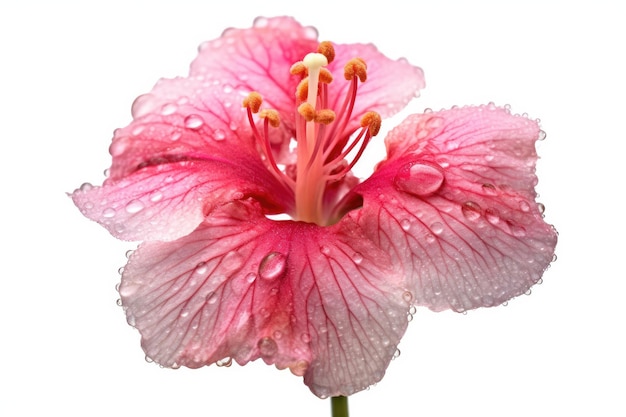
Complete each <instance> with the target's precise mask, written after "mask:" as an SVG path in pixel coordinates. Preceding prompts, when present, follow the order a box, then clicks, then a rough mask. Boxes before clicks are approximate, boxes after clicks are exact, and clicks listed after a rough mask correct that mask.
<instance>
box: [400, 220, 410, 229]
mask: <svg viewBox="0 0 626 417" xmlns="http://www.w3.org/2000/svg"><path fill="white" fill-rule="evenodd" d="M400 227H402V230H404V231H408V230H409V229H410V228H411V221H410V220H409V219H403V220H402V221H401V222H400Z"/></svg>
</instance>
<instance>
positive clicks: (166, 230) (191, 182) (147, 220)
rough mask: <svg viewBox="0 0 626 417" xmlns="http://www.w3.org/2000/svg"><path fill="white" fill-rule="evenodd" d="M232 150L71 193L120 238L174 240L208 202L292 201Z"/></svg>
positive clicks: (273, 208) (269, 206)
mask: <svg viewBox="0 0 626 417" xmlns="http://www.w3.org/2000/svg"><path fill="white" fill-rule="evenodd" d="M244 156H245V155H241V154H237V153H234V154H233V156H232V158H231V160H229V161H224V160H219V159H189V160H182V161H176V160H173V161H167V160H165V159H163V160H158V161H155V162H154V165H147V166H145V167H143V168H141V169H139V170H137V171H136V172H134V173H132V174H130V175H128V176H126V177H125V178H122V179H120V180H108V181H107V182H106V183H105V184H104V186H102V187H94V186H91V185H89V184H85V185H83V186H82V187H80V188H79V189H77V190H76V191H74V193H73V194H72V199H73V200H74V203H75V204H76V206H77V207H78V208H79V209H80V210H81V212H82V213H83V215H85V216H86V217H88V218H90V219H92V220H95V221H97V222H98V223H100V224H101V225H102V226H104V227H105V228H107V229H108V230H109V232H111V234H113V235H114V236H115V237H117V238H119V239H124V240H165V241H169V240H174V239H178V238H179V237H181V236H184V235H186V234H189V233H191V232H192V231H193V230H194V229H195V228H196V227H197V226H198V225H199V224H200V223H201V222H202V220H203V219H204V216H205V214H206V213H207V212H209V211H210V210H211V209H212V208H213V207H215V206H216V205H219V204H223V203H224V202H227V201H232V200H237V199H241V198H245V197H249V196H254V197H255V198H256V199H257V200H258V201H260V202H262V203H263V205H264V207H265V209H266V211H267V212H268V213H271V212H283V211H288V210H290V208H289V206H288V205H286V206H281V204H282V202H291V201H293V198H292V197H291V195H290V194H289V193H290V191H289V190H287V189H286V188H284V187H281V186H280V185H279V184H278V182H276V181H275V178H274V177H273V176H272V175H271V174H270V172H269V171H267V169H265V167H264V166H263V164H262V163H261V162H260V161H259V160H255V159H252V158H244Z"/></svg>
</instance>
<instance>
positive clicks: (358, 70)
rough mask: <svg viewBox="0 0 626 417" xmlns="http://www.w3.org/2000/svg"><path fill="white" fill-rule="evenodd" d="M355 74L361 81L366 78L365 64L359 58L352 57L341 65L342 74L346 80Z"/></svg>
mask: <svg viewBox="0 0 626 417" xmlns="http://www.w3.org/2000/svg"><path fill="white" fill-rule="evenodd" d="M355 75H356V76H357V77H359V80H360V81H361V82H362V83H364V82H365V81H366V80H367V64H366V63H365V61H364V60H362V59H361V58H352V59H351V60H350V61H348V63H347V64H346V65H345V66H344V67H343V76H344V77H345V78H346V80H351V79H353V78H354V76H355Z"/></svg>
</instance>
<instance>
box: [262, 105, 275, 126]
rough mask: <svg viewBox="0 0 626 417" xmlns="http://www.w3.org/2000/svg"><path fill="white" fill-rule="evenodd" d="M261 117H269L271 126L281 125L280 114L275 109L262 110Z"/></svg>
mask: <svg viewBox="0 0 626 417" xmlns="http://www.w3.org/2000/svg"><path fill="white" fill-rule="evenodd" d="M259 117H261V118H264V119H267V121H268V122H269V124H270V126H272V127H278V126H280V116H279V115H278V112H277V111H276V110H274V109H267V110H261V113H259Z"/></svg>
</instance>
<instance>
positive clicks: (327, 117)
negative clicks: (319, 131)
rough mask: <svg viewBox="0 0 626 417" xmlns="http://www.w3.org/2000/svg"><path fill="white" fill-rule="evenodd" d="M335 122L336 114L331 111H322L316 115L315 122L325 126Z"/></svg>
mask: <svg viewBox="0 0 626 417" xmlns="http://www.w3.org/2000/svg"><path fill="white" fill-rule="evenodd" d="M334 120H335V112H334V111H332V110H329V109H324V110H320V111H318V112H317V113H316V114H315V121H316V122H317V123H321V124H323V125H328V124H331V123H332V122H333V121H334Z"/></svg>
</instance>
